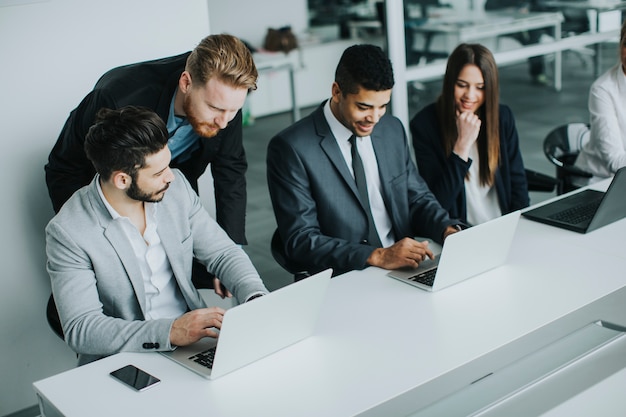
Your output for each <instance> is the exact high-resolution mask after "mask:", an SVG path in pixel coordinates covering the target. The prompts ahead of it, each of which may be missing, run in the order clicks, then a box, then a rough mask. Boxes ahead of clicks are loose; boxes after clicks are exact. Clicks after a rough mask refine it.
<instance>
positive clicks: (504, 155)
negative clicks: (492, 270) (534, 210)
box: [410, 103, 530, 222]
mask: <svg viewBox="0 0 626 417" xmlns="http://www.w3.org/2000/svg"><path fill="white" fill-rule="evenodd" d="M410 129H411V136H412V137H413V149H414V150H415V160H416V161H417V168H418V170H419V173H420V174H421V175H422V177H423V178H424V180H425V181H426V183H428V186H429V187H430V189H431V191H432V192H433V194H435V196H436V197H437V199H438V200H439V202H440V203H441V205H442V206H443V208H445V209H446V210H448V212H449V213H450V216H452V217H457V218H460V219H461V220H463V221H464V222H467V207H466V200H465V174H466V173H467V171H468V170H469V167H470V165H471V163H472V161H471V159H470V160H468V161H467V162H466V161H464V160H463V159H461V158H459V157H458V156H457V155H456V154H454V153H452V154H451V155H450V156H446V155H445V153H444V150H443V145H442V143H441V129H440V128H439V119H438V117H437V109H436V105H435V104H434V103H432V104H430V105H428V106H426V107H424V108H423V109H422V110H421V111H420V112H419V113H417V114H416V115H415V117H413V119H412V120H411V123H410ZM495 187H496V192H497V194H498V203H499V204H500V209H501V210H502V213H503V214H506V213H510V212H512V211H515V210H519V209H521V208H524V207H527V206H528V204H529V201H530V200H529V198H528V184H527V182H526V172H525V170H524V163H523V161H522V154H521V152H520V149H519V138H518V136H517V129H516V128H515V119H514V118H513V112H512V111H511V109H510V108H509V107H508V106H505V105H500V165H499V166H498V170H497V171H496V177H495Z"/></svg>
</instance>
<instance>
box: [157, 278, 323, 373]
mask: <svg viewBox="0 0 626 417" xmlns="http://www.w3.org/2000/svg"><path fill="white" fill-rule="evenodd" d="M331 275H332V269H327V270H325V271H322V272H320V273H318V274H315V275H313V276H311V277H308V278H306V279H303V280H301V281H298V282H295V283H293V284H289V285H287V286H285V287H283V288H280V289H278V290H276V291H272V292H271V293H269V294H267V295H265V296H263V297H259V298H256V299H254V300H251V301H249V302H247V303H245V304H241V305H238V306H235V307H232V308H230V309H228V310H227V311H226V314H224V319H223V321H222V328H221V330H220V335H219V338H218V339H214V338H204V339H202V340H200V341H199V342H196V343H194V344H192V345H189V346H181V347H178V348H176V349H175V350H173V351H167V352H159V353H161V354H162V355H164V356H166V357H168V358H170V359H172V360H174V361H176V362H178V363H180V364H181V365H183V366H185V367H187V368H189V369H191V370H192V371H194V372H196V373H198V374H200V375H202V376H204V377H205V378H210V379H215V378H218V377H220V376H222V375H225V374H227V373H229V372H231V371H234V370H236V369H239V368H241V367H243V366H246V365H248V364H250V363H252V362H255V361H257V360H259V359H261V358H263V357H265V356H268V355H270V354H272V353H274V352H276V351H278V350H281V349H283V348H285V347H287V346H290V345H292V344H294V343H296V342H298V341H300V340H302V339H304V338H306V337H308V336H310V335H311V334H312V333H313V330H314V328H315V325H316V323H317V318H318V315H319V313H320V310H321V307H322V303H323V301H324V298H325V294H326V289H327V288H328V284H329V283H330V277H331ZM209 362H212V364H210V363H209Z"/></svg>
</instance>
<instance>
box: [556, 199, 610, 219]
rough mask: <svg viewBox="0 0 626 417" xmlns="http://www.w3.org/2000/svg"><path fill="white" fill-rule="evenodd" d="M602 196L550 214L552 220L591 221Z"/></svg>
mask: <svg viewBox="0 0 626 417" xmlns="http://www.w3.org/2000/svg"><path fill="white" fill-rule="evenodd" d="M601 201H602V198H601V197H600V198H598V199H597V200H594V201H590V202H589V203H586V204H582V205H580V206H576V207H571V208H568V209H566V210H563V211H559V212H557V213H554V214H552V215H550V216H548V217H549V218H550V219H552V220H556V221H559V222H563V223H569V224H579V223H583V222H586V221H587V222H588V221H591V218H592V217H593V215H594V214H595V213H596V211H597V210H598V206H600V202H601Z"/></svg>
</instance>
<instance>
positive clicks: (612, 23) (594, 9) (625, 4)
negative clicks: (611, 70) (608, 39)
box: [542, 0, 626, 78]
mask: <svg viewBox="0 0 626 417" xmlns="http://www.w3.org/2000/svg"><path fill="white" fill-rule="evenodd" d="M542 4H543V5H544V6H545V7H550V8H552V9H554V10H560V11H562V13H563V15H564V16H565V21H564V22H563V23H564V30H570V32H571V33H574V34H576V33H581V31H582V32H589V33H600V32H606V33H613V32H615V33H616V36H615V38H614V40H615V41H616V42H617V41H619V29H620V25H621V22H622V10H626V1H619V0H546V1H545V2H543V3H542ZM583 14H584V16H586V19H584V17H583ZM568 16H569V17H568ZM585 20H586V27H585ZM585 29H586V30H585ZM600 54H601V50H600V44H599V43H595V44H594V78H597V77H598V76H600V62H601V58H600Z"/></svg>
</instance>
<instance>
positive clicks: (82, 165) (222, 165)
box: [45, 52, 248, 244]
mask: <svg viewBox="0 0 626 417" xmlns="http://www.w3.org/2000/svg"><path fill="white" fill-rule="evenodd" d="M188 56H189V52H187V53H185V54H182V55H178V56H173V57H168V58H163V59H158V60H154V61H148V62H140V63H137V64H131V65H126V66H123V67H118V68H114V69H112V70H110V71H108V72H107V73H106V74H104V75H103V76H102V77H101V78H100V80H98V82H97V83H96V85H95V87H94V89H93V91H91V92H90V93H89V94H88V95H87V96H86V97H85V98H84V99H83V101H82V102H81V103H80V104H79V105H78V107H77V108H76V109H74V110H73V111H72V112H71V113H70V116H69V118H68V119H67V121H66V122H65V126H64V127H63V130H62V131H61V134H60V135H59V138H58V139H57V142H56V144H55V145H54V148H53V149H52V151H51V152H50V156H49V158H48V164H46V166H45V171H46V183H47V185H48V192H49V194H50V198H51V199H52V205H53V207H54V211H55V212H58V211H59V210H60V208H61V206H62V205H63V203H65V201H67V200H68V199H69V198H70V196H71V195H72V194H73V193H74V192H75V191H76V190H78V189H79V188H81V187H82V186H84V185H87V184H89V182H90V181H91V179H92V178H93V176H94V174H95V170H94V168H93V166H92V164H91V162H90V161H89V160H88V159H87V156H86V155H85V151H84V148H83V146H84V142H85V135H86V133H87V131H88V130H89V127H91V125H92V124H93V122H94V119H95V114H96V112H97V111H98V110H99V109H100V108H102V107H108V108H112V109H116V108H119V107H123V106H126V105H134V106H143V107H148V108H150V109H152V110H154V111H155V112H156V113H157V114H158V115H159V116H161V118H162V119H163V120H164V121H167V117H168V114H169V107H170V102H171V100H172V97H173V95H174V91H175V90H176V87H177V86H178V79H179V78H180V74H181V73H182V72H183V70H184V68H185V62H186V60H187V57H188ZM200 144H201V145H200V147H199V148H198V149H197V150H195V151H194V152H193V154H192V155H191V157H190V158H188V159H187V160H185V161H180V160H178V159H174V160H173V161H172V163H171V166H172V168H178V169H180V170H181V171H182V173H183V174H184V175H185V177H186V178H187V180H188V181H189V183H190V184H191V186H192V187H193V189H194V190H195V191H196V192H197V191H198V178H199V177H200V176H201V175H202V174H203V173H204V171H205V169H206V167H207V165H208V164H209V163H210V164H211V172H212V174H213V181H214V186H215V196H216V199H215V200H216V214H217V216H216V217H217V221H218V223H219V224H220V226H222V228H223V229H224V230H226V232H227V233H228V235H229V236H230V238H231V239H233V240H234V241H235V242H237V243H240V244H245V243H247V242H246V237H245V212H246V179H245V173H246V170H247V167H248V164H247V161H246V155H245V152H244V149H243V141H242V115H241V111H239V112H238V113H237V115H236V117H235V118H234V119H233V120H232V121H231V122H230V123H229V124H228V126H227V127H226V128H225V129H223V130H221V131H220V132H219V133H218V134H217V136H215V137H213V138H211V139H206V140H205V139H203V140H201V141H200Z"/></svg>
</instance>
